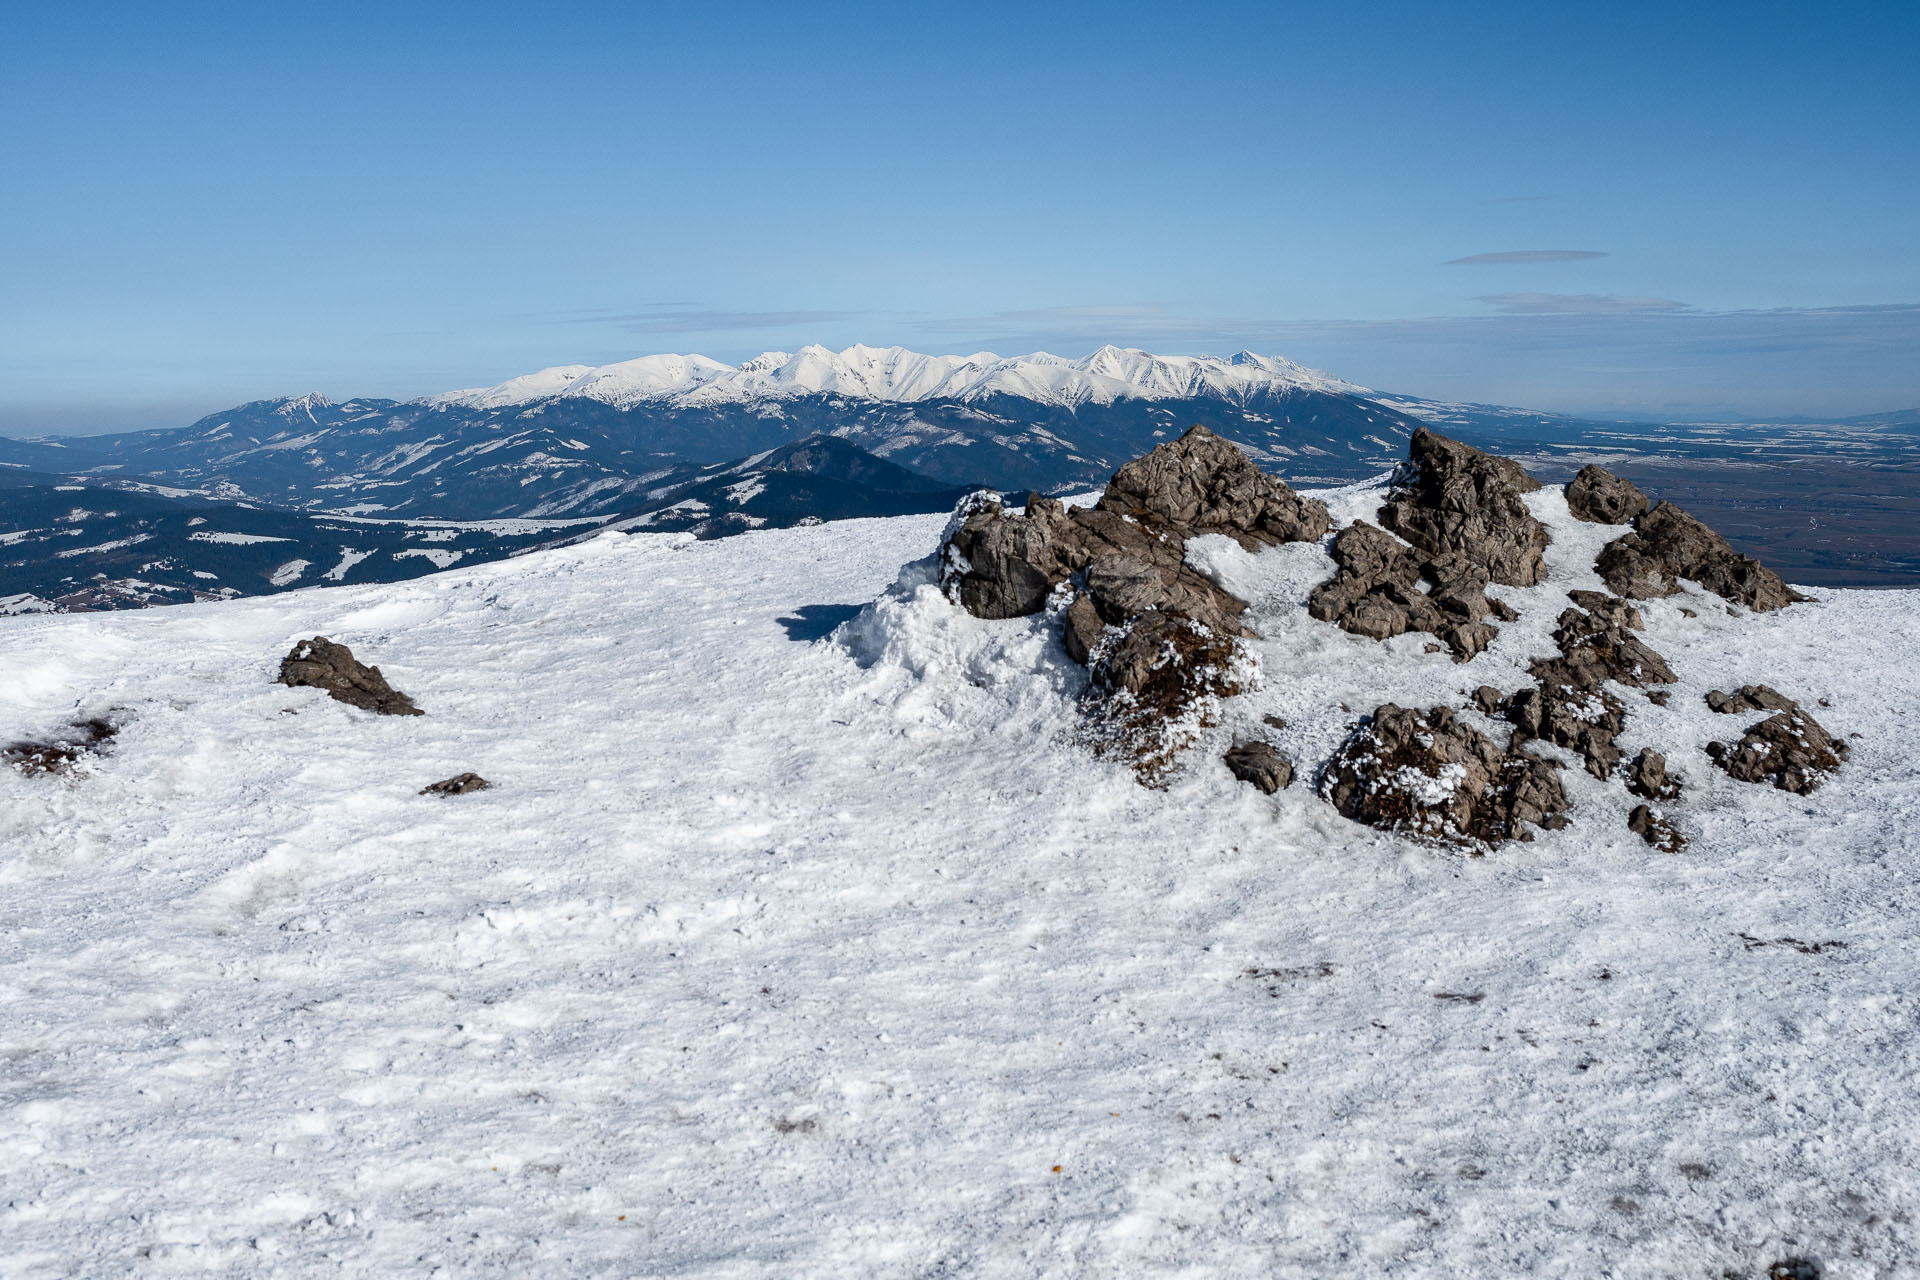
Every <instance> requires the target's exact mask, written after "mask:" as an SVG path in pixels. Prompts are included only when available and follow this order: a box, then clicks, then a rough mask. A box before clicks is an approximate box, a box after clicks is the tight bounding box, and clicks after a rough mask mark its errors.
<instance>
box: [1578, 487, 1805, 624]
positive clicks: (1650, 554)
mask: <svg viewBox="0 0 1920 1280" xmlns="http://www.w3.org/2000/svg"><path fill="white" fill-rule="evenodd" d="M1594 568H1595V569H1596V570H1598V571H1599V574H1600V576H1601V577H1602V578H1604V579H1606V583H1607V585H1608V586H1609V587H1611V588H1612V589H1613V590H1614V591H1615V592H1616V593H1617V594H1619V595H1623V596H1627V597H1629V598H1631V599H1635V600H1649V599H1653V598H1655V597H1659V596H1670V595H1672V594H1673V593H1674V592H1676V591H1678V590H1679V589H1680V586H1679V582H1678V581H1677V579H1680V578H1690V579H1692V580H1693V581H1695V582H1697V583H1699V584H1700V585H1701V586H1703V587H1705V588H1706V589H1707V590H1708V591H1711V592H1713V593H1714V594H1715V595H1717V596H1720V597H1721V598H1722V599H1725V600H1730V601H1732V602H1733V603H1735V604H1742V605H1745V606H1747V607H1748V608H1749V609H1755V610H1760V611H1762V612H1764V611H1767V610H1771V609H1784V608H1785V607H1786V606H1788V605H1790V604H1794V603H1796V602H1798V601H1802V600H1806V599H1809V598H1810V597H1807V596H1804V595H1801V594H1800V593H1799V592H1797V591H1795V590H1794V589H1793V588H1791V587H1789V586H1788V585H1787V584H1786V583H1784V582H1782V581H1781V580H1780V576H1779V575H1778V574H1776V573H1774V571H1773V570H1771V569H1769V568H1767V567H1766V566H1765V565H1763V564H1761V563H1760V562H1759V561H1758V560H1755V559H1752V558H1751V557H1749V556H1743V555H1741V554H1739V553H1738V552H1736V551H1735V550H1734V549H1733V548H1732V547H1731V546H1729V545H1728V544H1727V540H1726V539H1725V538H1722V537H1721V536H1720V535H1719V534H1717V533H1715V532H1714V531H1713V530H1711V529H1709V528H1707V526H1706V525H1704V524H1701V523H1700V522H1699V521H1698V520H1696V519H1694V518H1693V517H1692V516H1690V515H1688V514H1687V513H1686V512H1684V511H1682V510H1681V509H1680V508H1679V507H1676V506H1674V505H1673V504H1672V503H1671V502H1662V503H1661V504H1660V505H1659V506H1657V507H1655V508H1654V509H1653V510H1651V511H1649V512H1647V513H1646V514H1645V515H1642V516H1640V517H1638V518H1637V519H1635V520H1634V522H1633V532H1632V533H1629V534H1626V535H1624V536H1622V537H1619V538H1615V539H1614V540H1613V541H1612V542H1609V543H1608V544H1607V545H1606V546H1605V547H1602V548H1601V550H1600V555H1599V557H1598V558H1597V559H1596V560H1595V562H1594Z"/></svg>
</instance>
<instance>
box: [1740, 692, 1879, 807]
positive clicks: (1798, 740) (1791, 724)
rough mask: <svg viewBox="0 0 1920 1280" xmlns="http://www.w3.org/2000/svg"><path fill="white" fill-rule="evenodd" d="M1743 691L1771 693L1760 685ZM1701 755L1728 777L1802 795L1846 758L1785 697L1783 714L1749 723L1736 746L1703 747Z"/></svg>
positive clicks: (1839, 744)
mask: <svg viewBox="0 0 1920 1280" xmlns="http://www.w3.org/2000/svg"><path fill="white" fill-rule="evenodd" d="M1748 688H1753V689H1764V690H1765V691H1766V692H1767V693H1773V690H1771V689H1766V687H1765V686H1764V685H1750V686H1748ZM1741 692H1742V693H1744V692H1746V690H1745V689H1743V690H1742V691H1741ZM1774 696H1775V697H1776V698H1777V697H1779V696H1780V695H1778V694H1774ZM1707 755H1708V756H1709V757H1711V758H1712V760H1713V762H1714V763H1715V764H1717V765H1719V766H1720V767H1721V768H1722V769H1725V770H1726V771H1727V776H1728V777H1731V778H1735V779H1737V780H1739V781H1741V782H1766V783H1771V784H1772V785H1774V786H1776V787H1778V788H1780V790H1782V791H1791V792H1792V793H1793V794H1795V795H1799V796H1804V795H1809V794H1811V793H1812V792H1813V791H1814V789H1815V788H1817V787H1818V786H1819V785H1820V784H1821V783H1822V782H1824V781H1825V780H1826V779H1827V778H1828V777H1829V776H1831V775H1832V773H1833V772H1834V771H1835V770H1836V769H1838V768H1839V767H1840V762H1841V761H1842V760H1844V759H1845V758H1846V756H1847V744H1846V742H1845V741H1843V740H1841V739H1839V738H1835V737H1833V736H1831V735H1830V734H1828V733H1827V731H1826V729H1825V728H1824V727H1823V726H1822V725H1821V724H1820V722H1819V721H1817V720H1815V719H1814V718H1813V717H1812V716H1811V715H1809V714H1808V713H1807V712H1806V711H1804V710H1802V709H1801V708H1800V706H1799V705H1798V704H1797V703H1793V702H1792V700H1791V699H1788V706H1787V707H1786V708H1785V709H1784V710H1780V711H1777V712H1775V713H1774V714H1773V715H1771V716H1768V717H1767V718H1766V719H1765V720H1762V721H1760V722H1759V723H1758V724H1753V725H1749V726H1748V727H1747V730H1746V732H1745V733H1743V734H1742V735H1741V737H1740V740H1739V741H1738V742H1733V743H1726V742H1710V743H1708V744H1707Z"/></svg>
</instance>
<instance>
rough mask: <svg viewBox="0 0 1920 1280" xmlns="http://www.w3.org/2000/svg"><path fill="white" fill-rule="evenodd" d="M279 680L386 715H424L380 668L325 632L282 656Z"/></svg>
mask: <svg viewBox="0 0 1920 1280" xmlns="http://www.w3.org/2000/svg"><path fill="white" fill-rule="evenodd" d="M279 682H280V683H281V684H285V685H293V686H295V687H302V686H305V687H310V688H314V689H324V690H326V692H327V694H328V696H329V697H331V698H333V699H334V700H335V701H338V702H344V703H346V704H347V705H348V706H352V707H360V708H363V709H365V710H367V711H373V712H377V713H378V714H380V715H383V716H418V715H425V714H426V713H425V712H423V711H421V710H420V708H418V707H416V706H414V705H413V699H412V698H409V697H408V696H407V695H406V694H404V693H401V692H400V691H399V690H397V689H395V688H394V687H393V686H392V685H390V684H388V683H387V678H386V677H385V676H383V675H381V674H380V668H378V667H369V666H367V665H365V664H364V663H361V662H358V661H356V660H355V659H354V656H353V650H351V649H349V648H347V646H345V645H343V644H335V643H334V642H333V641H331V640H329V639H327V638H326V637H325V636H315V637H314V638H313V639H311V640H302V641H301V642H300V643H299V644H296V645H295V646H293V651H292V652H290V653H289V654H287V656H286V657H285V658H283V659H281V662H280V677H279Z"/></svg>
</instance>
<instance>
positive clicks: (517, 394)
mask: <svg viewBox="0 0 1920 1280" xmlns="http://www.w3.org/2000/svg"><path fill="white" fill-rule="evenodd" d="M1297 390H1305V391H1321V392H1328V393H1331V394H1334V395H1353V396H1370V395H1372V394H1373V393H1372V392H1371V391H1369V390H1368V389H1367V388H1365V387H1361V386H1357V385H1355V384H1354V383H1351V382H1346V381H1343V380H1341V379H1339V378H1336V377H1334V376H1332V375H1331V374H1327V373H1322V372H1320V371H1319V370H1317V369H1308V368H1306V367H1304V366H1302V365H1297V364H1295V363H1293V362H1292V361H1291V360H1285V359H1282V358H1281V357H1279V356H1261V355H1255V354H1253V353H1252V352H1250V351H1242V352H1240V353H1239V354H1238V355H1234V356H1229V357H1225V358H1222V357H1218V356H1159V355H1154V354H1153V353H1152V352H1149V351H1140V350H1137V349H1134V348H1126V347H1115V346H1105V347H1101V348H1100V349H1099V350H1098V351H1095V352H1094V353H1093V354H1092V355H1090V356H1087V357H1085V358H1084V359H1080V360H1068V359H1065V358H1063V357H1061V356H1056V355H1050V354H1048V353H1047V352H1044V351H1036V352H1034V353H1032V354H1030V355H1024V356H998V355H995V354H993V353H992V352H990V351H981V352H977V353H975V354H973V355H967V356H930V355H923V354H922V353H920V352H918V351H909V350H908V349H907V348H905V347H868V346H860V345H855V346H851V347H848V348H847V349H846V350H845V351H831V350H828V349H827V348H826V347H822V346H817V345H814V346H805V347H802V348H800V350H799V351H797V352H792V353H789V352H785V351H769V352H766V353H764V354H762V355H758V356H755V357H754V358H753V359H751V360H748V361H747V362H746V363H744V364H740V365H730V364H723V363H721V362H720V361H718V360H712V359H709V358H708V357H706V356H701V355H653V356H641V357H639V358H638V359H634V360H623V361H620V362H618V363H616V364H607V365H601V366H599V367H598V368H595V367H593V366H590V365H572V364H570V365H559V366H556V367H554V368H551V369H542V370H540V371H539V372H537V373H528V374H523V375H521V376H520V377H517V378H509V379H508V380H507V381H505V382H502V383H499V384H497V385H495V386H491V387H473V388H468V389H466V390H462V391H448V392H444V393H442V394H440V395H435V396H427V397H424V399H423V402H424V403H426V404H429V405H432V406H434V407H435V408H447V407H452V406H460V407H463V408H469V409H503V408H508V407H512V406H517V405H526V404H532V403H534V402H536V401H540V400H557V399H565V398H568V397H580V398H583V399H588V400H598V401H600V402H601V403H603V404H610V405H614V406H616V407H619V408H628V407H631V406H633V405H637V404H643V403H653V404H669V405H679V406H683V407H689V408H695V407H701V406H708V405H722V404H744V403H749V402H752V401H755V400H780V399H791V398H793V397H797V396H808V395H833V396H845V397H848V398H851V399H859V400H879V401H887V402H892V403H915V402H918V401H923V400H957V401H961V402H963V403H966V402H972V401H977V400H981V399H985V398H987V397H989V396H996V395H1004V396H1017V397H1019V398H1021V399H1024V400H1031V401H1033V402H1035V403H1036V404H1043V405H1050V406H1057V407H1061V408H1078V407H1079V406H1081V405H1085V404H1102V405H1104V404H1112V403H1113V402H1114V401H1115V400H1182V399H1202V398H1204V399H1217V400H1225V401H1227V402H1229V403H1241V402H1244V401H1245V400H1247V399H1249V398H1250V397H1252V396H1255V395H1257V394H1260V393H1263V392H1265V393H1272V392H1276V391H1297Z"/></svg>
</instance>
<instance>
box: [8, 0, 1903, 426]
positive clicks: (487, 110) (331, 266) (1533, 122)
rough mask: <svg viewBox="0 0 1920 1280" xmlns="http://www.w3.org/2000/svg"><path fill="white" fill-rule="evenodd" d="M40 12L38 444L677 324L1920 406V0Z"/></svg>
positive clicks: (1689, 397) (787, 337) (27, 116)
mask: <svg viewBox="0 0 1920 1280" xmlns="http://www.w3.org/2000/svg"><path fill="white" fill-rule="evenodd" d="M395 8H396V7H392V6H387V5H365V6H362V5H352V4H345V5H342V4H335V5H324V6H267V5H258V4H248V5H243V6H242V5H236V6H232V7H218V6H204V5H182V6H180V7H178V8H168V7H166V6H138V7H136V6H116V5H104V6H102V5H86V4H72V5H63V6H53V5H41V6H39V7H38V8H36V9H33V10H30V11H24V12H23V11H21V10H20V8H19V7H16V9H14V10H10V11H9V16H8V17H7V18H6V19H4V24H5V25H4V28H0V118H3V119H4V120H5V121H6V128H5V129H4V130H0V173H4V175H5V185H4V188H0V253H4V258H0V431H5V432H9V433H13V434H28V433H31V432H36V431H62V430H104V429H109V428H117V427H132V426H166V425H176V424H178V423H182V422H185V421H188V420H190V419H191V418H193V417H195V416H197V415H198V414H199V413H201V412H207V411H211V410H213V409H217V408H220V407H224V406H226V405H230V404H233V403H235V402H238V401H240V400H244V399H252V398H259V397H264V396H269V395H278V394H284V393H292V392H300V391H305V390H310V389H317V390H321V391H325V392H327V393H329V394H331V395H335V396H345V395H350V394H376V395H393V396H408V395H415V394H422V393H426V392H430V391H435V390H441V389H446V388H449V387H454V386H463V385H472V384H476V383H489V382H494V381H498V380H500V379H502V378H505V377H508V376H511V375H513V374H517V373H521V372H526V371H528V370H531V369H534V368H538V367H541V366H544V365H550V364H562V363H600V362H604V361H608V360H614V359H621V358H625V357H628V356H632V355H638V354H643V353H646V352H651V351H662V350H677V351H701V352H705V353H707V354H709V355H713V356H716V357H719V358H722V359H738V358H741V357H744V356H748V355H752V354H755V353H757V352H759V351H762V350H766V349H792V348H793V347H795V346H798V345H801V344H803V343H806V342H810V341H818V342H824V343H827V344H829V345H832V346H841V345H845V344H847V343H851V342H855V341H864V342H868V343H874V344H888V343H901V344H904V345H908V346H912V347H915V348H917V349H921V350H938V351H973V350H981V349H988V350H997V351H1000V352H1002V353H1003V354H1006V353H1015V352H1020V351H1026V350H1032V349H1035V348H1045V349H1048V350H1054V351H1057V352H1060V353H1062V354H1067V355H1078V354H1083V353H1084V352H1085V351H1087V350H1089V349H1091V348H1092V347H1094V346H1096V345H1098V344H1100V343H1101V342H1107V341H1112V342H1118V343H1122V344H1129V345H1138V346H1145V347H1149V348H1151V349H1155V350H1161V351H1185V352H1200V351H1213V352H1221V353H1226V352H1231V351H1233V350H1237V349H1239V348H1242V347H1247V348H1252V349H1254V350H1259V351H1269V352H1277V353H1279V354H1283V355H1286V356H1288V357H1290V358H1293V359H1297V360H1301V361H1303V362H1306V363H1311V364H1317V365H1320V366H1322V367H1326V368H1329V369H1331V370H1333V371H1334V372H1336V373H1339V374H1341V375H1342V376H1345V377H1349V378H1352V379H1354V380H1356V381H1360V382H1364V383H1368V384H1370V385H1373V386H1378V387H1382V388H1388V389H1393V390H1401V391H1407V392H1412V393H1416V394H1424V395H1431V396H1440V397H1453V398H1463V399H1476V400H1484V401H1491V402H1500V403H1517V404H1526V405H1534V406H1539V407H1544V408H1554V409H1562V410H1570V411H1579V412H1605V413H1615V414H1640V415H1659V414H1668V413H1671V414H1684V415H1696V414H1697V415H1710V414H1717V415H1732V414H1786V413H1802V414H1815V415H1839V414H1850V413H1862V412H1869V411H1876V410H1884V409H1891V408H1898V407H1908V406H1911V405H1915V404H1920V73H1917V72H1916V70H1915V68H1916V67H1920V6H1915V5H1913V4H1911V3H1908V4H1901V5H1895V4H1887V5H1846V4H1840V5H1825V6H1812V5H1806V6H1765V5H1753V4H1742V5H1732V4H1727V5H1716V4H1697V5H1684V6H1683V5H1673V4H1670V3H1669V4H1663V5H1658V6H1634V5H1612V6H1577V7H1576V6H1555V5H1539V4H1525V5H1518V4H1516V5H1448V6H1441V5H1412V4H1406V5H1375V6H1368V5H1352V4H1349V5H1340V6H1334V5H1319V6H1313V7H1296V6H1288V5H1282V4H1261V5H1204V4H1189V5H1182V6H1149V5H1139V4H1106V5H1076V4H1063V5H1053V6H1048V7H1046V9H1045V11H1044V12H1042V13H1035V12H1033V11H1032V10H1031V9H1030V8H1029V7H1028V6H1024V5H998V4H973V5H968V6H964V7H959V6H956V7H953V8H951V9H946V10H941V9H938V8H936V7H932V6H899V5H887V6H882V5H872V4H844V5H833V4H812V5H791V4H784V5H778V6H775V5H765V4H733V5H728V4H706V5H701V6H684V7H682V6H675V7H667V6H658V7H656V6H647V5H631V6H612V5H608V6H587V5H573V6H568V5H552V6H548V7H545V8H543V9H541V10H539V11H538V12H535V11H533V10H532V9H530V8H528V7H526V6H506V5H488V4H470V5H461V6H452V5H448V6H433V5H411V6H406V7H405V9H404V12H396V11H395Z"/></svg>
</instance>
